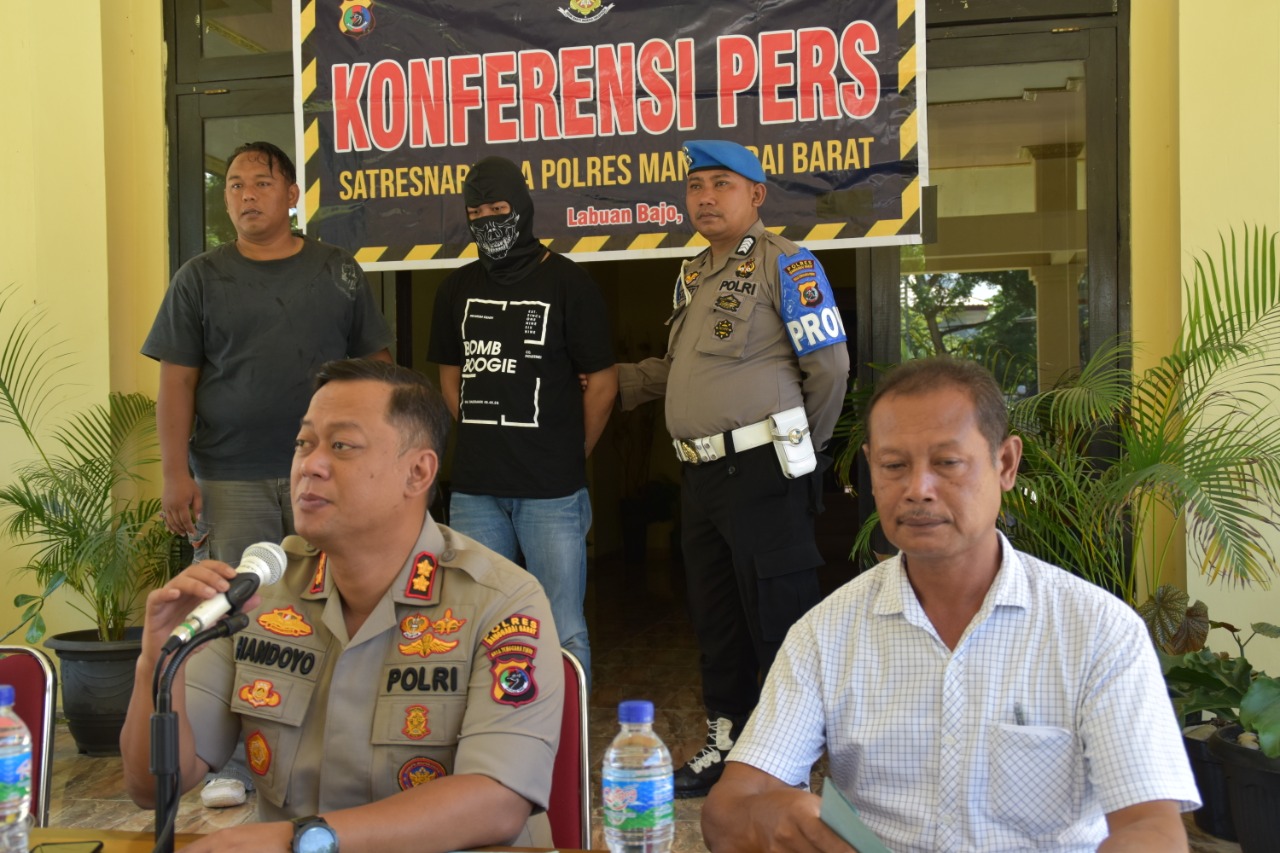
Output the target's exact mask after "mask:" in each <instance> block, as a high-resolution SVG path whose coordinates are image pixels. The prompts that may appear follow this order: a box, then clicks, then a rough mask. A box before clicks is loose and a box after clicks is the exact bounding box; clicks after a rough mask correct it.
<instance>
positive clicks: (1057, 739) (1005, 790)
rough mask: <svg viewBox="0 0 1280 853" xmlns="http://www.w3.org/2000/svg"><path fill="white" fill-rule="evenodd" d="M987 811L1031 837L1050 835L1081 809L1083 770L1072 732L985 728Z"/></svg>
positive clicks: (1003, 726) (1049, 728)
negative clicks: (988, 801) (989, 810)
mask: <svg viewBox="0 0 1280 853" xmlns="http://www.w3.org/2000/svg"><path fill="white" fill-rule="evenodd" d="M988 737H989V738H990V745H991V747H990V749H989V750H988V753H987V760H988V762H989V766H988V772H989V774H990V776H989V778H990V785H991V788H990V796H991V811H992V814H993V815H994V816H995V818H996V819H997V820H1000V821H1003V822H1006V823H1009V824H1011V825H1012V826H1015V827H1017V828H1018V829H1019V830H1020V831H1021V832H1023V833H1025V834H1026V835H1027V836H1028V837H1029V838H1033V839H1049V838H1053V837H1054V836H1056V835H1057V834H1058V833H1060V832H1062V831H1063V830H1064V829H1066V828H1067V827H1068V826H1070V825H1071V824H1072V823H1073V822H1074V821H1075V819H1076V816H1077V815H1078V814H1079V812H1080V803H1081V799H1082V797H1083V795H1084V790H1083V788H1084V784H1083V782H1084V768H1083V767H1082V757H1081V753H1080V750H1079V749H1078V748H1077V746H1076V740H1075V736H1074V735H1073V734H1072V733H1071V732H1069V731H1067V730H1066V729H1060V728H1057V727H1055V726H1013V725H1008V724H996V725H993V726H991V727H990V729H989V730H988Z"/></svg>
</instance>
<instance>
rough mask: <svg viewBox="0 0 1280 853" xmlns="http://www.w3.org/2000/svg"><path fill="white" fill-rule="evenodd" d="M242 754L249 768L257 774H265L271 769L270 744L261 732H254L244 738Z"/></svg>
mask: <svg viewBox="0 0 1280 853" xmlns="http://www.w3.org/2000/svg"><path fill="white" fill-rule="evenodd" d="M244 756H245V758H246V759H248V762H249V769H250V770H252V771H253V772H254V773H257V774H258V775H259V776H266V775H267V771H268V770H270V769H271V746H270V745H269V744H268V743H267V738H266V736H265V735H263V734H262V732H260V731H258V732H254V733H253V734H251V735H249V736H248V737H247V738H245V739H244Z"/></svg>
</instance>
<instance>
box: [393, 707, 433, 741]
mask: <svg viewBox="0 0 1280 853" xmlns="http://www.w3.org/2000/svg"><path fill="white" fill-rule="evenodd" d="M427 715H428V711H427V707H426V706H425V705H410V706H409V707H408V708H405V709H404V728H403V729H401V730H400V733H401V734H402V735H404V736H405V737H407V738H409V739H410V740H422V739H423V738H424V737H426V736H427V735H429V734H431V729H430V728H429V727H428V725H427Z"/></svg>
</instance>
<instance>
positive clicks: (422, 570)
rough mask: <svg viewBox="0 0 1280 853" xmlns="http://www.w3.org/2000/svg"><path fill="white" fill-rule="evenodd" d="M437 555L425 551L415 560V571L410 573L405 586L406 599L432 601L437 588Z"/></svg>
mask: <svg viewBox="0 0 1280 853" xmlns="http://www.w3.org/2000/svg"><path fill="white" fill-rule="evenodd" d="M438 565H439V564H438V563H437V562H436V555H435V554H432V553H431V552H430V551H423V552H422V553H421V554H419V555H418V556H416V557H414V558H413V571H412V572H410V573H409V581H408V583H406V584H405V586H404V595H405V598H417V599H419V600H421V601H430V600H431V594H432V593H433V592H434V591H435V587H436V568H437V566H438Z"/></svg>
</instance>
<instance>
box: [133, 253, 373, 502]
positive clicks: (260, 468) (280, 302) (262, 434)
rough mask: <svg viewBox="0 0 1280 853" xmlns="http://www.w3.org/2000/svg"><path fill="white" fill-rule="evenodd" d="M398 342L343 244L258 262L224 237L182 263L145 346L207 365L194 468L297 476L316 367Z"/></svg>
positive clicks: (166, 357) (153, 354)
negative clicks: (292, 469) (296, 454)
mask: <svg viewBox="0 0 1280 853" xmlns="http://www.w3.org/2000/svg"><path fill="white" fill-rule="evenodd" d="M391 340H392V338H391V332H390V330H389V329H388V328H387V323H386V320H384V319H383V317H382V315H381V314H380V313H379V311H378V308H377V305H376V304H375V303H374V299H373V293H372V291H371V290H370V289H369V283H368V282H367V281H366V280H365V277H364V273H363V272H362V271H361V269H360V267H359V265H357V264H356V262H355V259H354V258H352V257H351V255H349V254H348V253H347V252H345V251H343V250H342V249H339V248H338V247H336V246H330V245H328V244H325V243H319V242H317V241H315V240H310V239H307V240H306V241H305V243H304V244H303V247H302V251H300V252H298V254H296V255H293V256H292V257H289V258H283V259H280V260H275V261H252V260H249V259H248V258H245V257H244V256H243V255H241V254H240V252H239V251H238V250H237V249H236V247H235V244H234V243H227V244H224V245H222V246H218V247H217V248H214V249H211V250H210V251H208V252H205V253H204V254H202V255H199V256H197V257H195V258H192V259H191V260H190V261H188V262H187V263H185V264H183V265H182V268H181V269H179V270H178V272H177V274H176V275H175V276H174V277H173V283H172V284H171V285H170V286H169V290H168V292H167V293H166V294H165V297H164V302H163V303H162V304H161V306H160V311H159V313H158V314H157V315H156V320H155V323H154V324H153V325H152V327H151V333H150V334H149V335H147V339H146V341H145V342H144V343H143V345H142V354H143V355H146V356H149V357H150V358H154V359H156V360H157V361H167V362H171V363H173V364H178V365H182V366H184V367H198V368H200V382H199V384H198V385H197V386H196V422H195V429H194V430H193V432H192V435H191V444H190V461H191V468H192V471H194V473H195V475H196V476H197V477H199V478H201V479H206V480H260V479H267V478H273V477H287V476H288V475H289V466H290V461H291V459H292V457H293V441H294V439H295V438H296V437H297V434H298V422H299V420H300V419H301V418H302V415H303V414H304V413H305V412H306V410H307V403H308V401H309V400H310V399H311V380H312V376H313V374H314V373H315V371H316V369H317V368H318V367H319V366H320V365H321V364H323V363H325V362H326V361H329V360H331V359H335V358H346V357H349V356H353V357H358V356H366V355H372V354H373V353H376V352H379V351H381V350H383V349H385V348H387V347H389V346H390V345H391Z"/></svg>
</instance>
